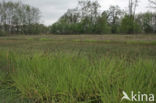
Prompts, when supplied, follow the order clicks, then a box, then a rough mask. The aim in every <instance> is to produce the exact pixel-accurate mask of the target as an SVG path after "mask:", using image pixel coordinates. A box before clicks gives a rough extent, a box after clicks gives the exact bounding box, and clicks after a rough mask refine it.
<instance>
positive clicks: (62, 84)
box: [0, 35, 156, 103]
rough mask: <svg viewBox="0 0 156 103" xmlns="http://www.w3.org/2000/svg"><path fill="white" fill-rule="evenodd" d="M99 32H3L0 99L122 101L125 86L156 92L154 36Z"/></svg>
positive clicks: (14, 102) (20, 102) (18, 102)
mask: <svg viewBox="0 0 156 103" xmlns="http://www.w3.org/2000/svg"><path fill="white" fill-rule="evenodd" d="M94 37H95V39H94ZM94 37H92V36H88V35H86V36H78V37H75V36H72V35H71V36H67V37H66V36H61V37H60V36H58V37H57V36H49V37H48V36H19V37H18V36H17V37H16V36H15V37H2V38H0V103H119V102H120V101H121V98H122V96H123V94H122V91H123V90H124V91H125V92H127V93H128V95H130V92H131V91H134V92H135V93H137V92H138V91H140V92H141V93H147V94H150V93H152V94H156V86H155V85H156V82H155V79H156V75H155V73H156V45H155V39H152V38H154V37H155V36H153V37H152V36H139V37H140V39H139V40H138V39H137V40H135V39H129V38H133V36H119V37H120V38H122V40H120V39H119V40H117V39H116V38H118V36H114V39H113V36H112V35H111V36H94ZM134 37H136V38H138V37H137V36H134ZM101 38H104V39H101ZM126 38H128V41H127V40H126ZM145 38H147V40H146V39H145ZM151 39H152V40H151ZM122 103H131V102H128V101H126V100H124V101H123V102H122ZM134 103H135V102H134ZM136 103H137V102H136ZM143 103H146V102H143Z"/></svg>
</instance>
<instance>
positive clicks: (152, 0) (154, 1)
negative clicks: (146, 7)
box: [148, 0, 156, 9]
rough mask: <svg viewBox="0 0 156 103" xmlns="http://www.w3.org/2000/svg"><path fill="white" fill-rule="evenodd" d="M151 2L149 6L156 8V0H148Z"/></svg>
mask: <svg viewBox="0 0 156 103" xmlns="http://www.w3.org/2000/svg"><path fill="white" fill-rule="evenodd" d="M148 1H149V2H150V4H151V8H154V9H156V0H148Z"/></svg>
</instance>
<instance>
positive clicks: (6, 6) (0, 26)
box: [0, 1, 47, 35]
mask: <svg viewBox="0 0 156 103" xmlns="http://www.w3.org/2000/svg"><path fill="white" fill-rule="evenodd" d="M39 21H40V10H39V9H38V8H34V7H32V6H30V5H27V4H23V3H21V2H11V1H9V2H5V1H3V2H0V34H1V35H2V34H39V33H45V32H46V29H47V28H46V27H45V26H44V25H43V24H40V23H39Z"/></svg>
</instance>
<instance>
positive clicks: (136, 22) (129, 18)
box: [50, 0, 156, 34]
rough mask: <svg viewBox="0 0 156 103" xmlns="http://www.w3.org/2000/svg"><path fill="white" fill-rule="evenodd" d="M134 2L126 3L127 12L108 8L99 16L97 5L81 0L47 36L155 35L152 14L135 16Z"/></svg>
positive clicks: (135, 6)
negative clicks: (54, 34)
mask: <svg viewBox="0 0 156 103" xmlns="http://www.w3.org/2000/svg"><path fill="white" fill-rule="evenodd" d="M137 6H138V0H129V5H128V8H129V9H128V12H125V11H124V10H121V9H120V7H119V6H110V8H109V9H108V10H105V11H103V12H102V13H101V12H99V9H100V7H101V6H100V4H99V3H98V1H97V0H96V1H90V0H81V1H79V2H78V5H77V7H75V8H74V9H68V10H67V12H66V13H65V14H64V15H63V16H62V17H61V18H60V19H59V20H58V21H57V22H56V23H54V24H53V25H51V26H50V33H56V34H80V33H81V34H106V33H113V34H115V33H126V34H134V33H155V32H156V14H155V13H152V12H147V13H143V14H136V8H137Z"/></svg>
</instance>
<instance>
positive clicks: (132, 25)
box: [120, 15, 141, 34]
mask: <svg viewBox="0 0 156 103" xmlns="http://www.w3.org/2000/svg"><path fill="white" fill-rule="evenodd" d="M120 29H121V32H122V33H127V34H134V33H140V32H141V27H140V25H139V24H138V23H137V21H135V19H134V17H133V16H128V15H126V16H125V17H124V18H123V19H122V22H121V27H120Z"/></svg>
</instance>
